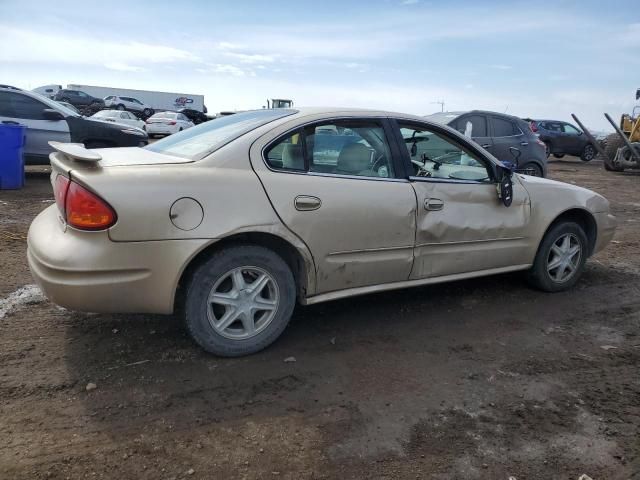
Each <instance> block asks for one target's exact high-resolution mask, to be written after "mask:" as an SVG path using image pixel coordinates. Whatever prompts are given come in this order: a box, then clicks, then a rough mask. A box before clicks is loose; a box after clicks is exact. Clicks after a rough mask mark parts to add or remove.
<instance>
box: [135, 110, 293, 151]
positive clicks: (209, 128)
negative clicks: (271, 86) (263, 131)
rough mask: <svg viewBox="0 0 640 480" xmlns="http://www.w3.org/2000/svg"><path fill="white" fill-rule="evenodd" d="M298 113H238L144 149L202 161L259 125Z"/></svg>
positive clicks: (276, 111) (262, 111) (258, 111)
mask: <svg viewBox="0 0 640 480" xmlns="http://www.w3.org/2000/svg"><path fill="white" fill-rule="evenodd" d="M294 113H297V110H291V109H266V110H253V111H249V112H242V113H236V114H235V115H229V116H225V117H220V118H216V119H215V120H211V121H210V122H205V123H201V124H200V125H198V126H196V127H191V128H188V129H186V130H183V131H182V132H179V133H174V134H173V135H171V136H169V137H166V138H164V139H163V140H160V141H158V142H155V143H152V144H151V145H148V146H146V147H144V148H146V149H147V150H151V151H153V152H158V153H164V154H167V155H173V156H177V157H182V158H188V159H191V160H200V159H202V158H204V157H206V156H207V155H209V154H211V153H213V152H215V151H216V150H218V149H219V148H221V147H223V146H224V145H226V144H227V143H229V142H232V141H233V140H235V139H237V138H238V137H241V136H242V135H244V134H246V133H249V132H250V131H252V130H255V129H256V128H258V127H261V126H263V125H266V124H267V123H269V122H273V121H274V120H278V119H280V118H284V117H287V116H289V115H293V114H294ZM174 115H175V113H174Z"/></svg>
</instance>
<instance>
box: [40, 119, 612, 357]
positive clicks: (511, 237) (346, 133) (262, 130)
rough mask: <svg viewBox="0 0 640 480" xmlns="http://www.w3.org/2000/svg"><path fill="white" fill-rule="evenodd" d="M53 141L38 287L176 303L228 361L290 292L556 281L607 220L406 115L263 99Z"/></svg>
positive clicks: (101, 301) (548, 285)
mask: <svg viewBox="0 0 640 480" xmlns="http://www.w3.org/2000/svg"><path fill="white" fill-rule="evenodd" d="M52 146H53V147H54V148H55V149H56V152H55V153H53V154H51V165H52V174H51V181H52V184H53V189H54V192H55V197H56V205H52V206H51V207H49V208H48V209H46V210H45V211H43V212H42V213H41V214H40V215H39V216H38V217H37V218H36V219H35V220H34V221H33V224H32V225H31V228H30V230H29V240H28V241H29V251H28V258H29V264H30V267H31V271H32V273H33V276H34V278H35V279H36V281H37V282H38V284H39V285H40V286H41V287H42V289H43V291H44V292H45V293H46V294H47V295H48V297H49V298H50V299H51V300H52V301H53V302H55V303H57V304H59V305H62V306H64V307H67V308H70V309H74V310H82V311H92V312H139V313H143V312H149V313H166V314H168V313H172V312H173V311H174V310H176V309H178V308H179V307H182V308H180V309H179V310H180V311H184V315H185V321H186V324H187V326H188V329H189V331H190V333H191V335H192V336H193V338H194V340H195V341H196V342H197V343H198V344H199V345H200V346H201V347H202V348H204V349H205V350H207V351H209V352H212V353H214V354H217V355H223V356H237V355H245V354H249V353H253V352H256V351H258V350H260V349H262V348H264V347H266V346H267V345H269V344H270V343H272V342H273V341H274V340H275V339H276V338H278V336H279V335H280V334H281V333H282V331H283V330H284V329H285V327H286V325H287V323H288V322H289V319H290V317H291V315H292V312H293V308H294V305H295V304H296V302H299V303H301V304H312V303H318V302H323V301H327V300H333V299H337V298H344V297H349V296H353V295H361V294H366V293H372V292H379V291H383V290H390V289H395V288H405V287H412V286H417V285H425V284H431V283H437V282H445V281H451V280H459V279H463V278H470V277H478V276H482V275H491V274H497V273H503V272H511V271H515V270H522V271H525V272H526V273H527V275H526V276H527V278H528V280H529V281H530V282H531V283H532V284H533V285H534V286H535V287H537V288H540V289H542V290H545V291H549V292H555V291H560V290H565V289H567V288H569V287H571V286H573V285H574V284H575V283H576V282H577V281H578V279H579V277H580V274H581V273H582V271H583V268H584V264H585V262H586V260H587V258H588V257H589V256H590V255H592V254H593V253H595V252H597V251H598V250H600V249H602V248H603V247H604V246H605V245H606V244H607V243H608V242H609V240H610V239H611V237H612V236H613V233H614V229H615V218H614V217H613V216H612V215H611V214H610V213H609V203H608V202H607V200H606V199H605V198H603V197H602V196H600V195H598V194H596V193H594V192H591V191H589V190H586V189H583V188H579V187H576V186H573V185H567V184H564V183H559V182H554V181H551V180H546V179H542V178H535V177H529V176H526V175H521V174H518V173H513V172H512V171H511V170H510V169H509V168H507V167H506V166H505V165H504V164H502V163H501V162H500V161H498V160H497V159H496V158H494V157H492V156H491V154H489V153H488V152H486V151H485V150H483V149H482V148H481V147H479V146H478V145H477V144H475V143H474V142H473V141H471V140H470V139H468V138H466V137H464V136H463V135H461V134H459V133H458V132H456V131H454V130H452V129H450V128H449V127H446V126H442V125H438V124H434V123H431V122H428V121H426V120H425V119H424V118H422V117H416V116H411V115H405V114H398V113H390V112H381V111H368V110H328V109H299V110H293V109H267V110H260V111H251V112H244V113H238V114H235V115H231V116H227V117H222V118H220V119H217V120H214V121H210V122H206V123H204V124H202V125H199V126H197V127H193V128H191V129H189V130H187V131H184V132H181V133H178V134H175V135H172V136H171V137H168V138H166V139H164V140H161V141H158V142H156V143H154V144H153V145H149V146H147V147H145V148H113V149H102V150H86V149H85V148H83V147H82V146H81V145H77V144H55V143H54V144H53V145H52ZM513 155H514V158H516V157H517V155H518V152H517V151H514V152H513ZM501 160H508V159H501Z"/></svg>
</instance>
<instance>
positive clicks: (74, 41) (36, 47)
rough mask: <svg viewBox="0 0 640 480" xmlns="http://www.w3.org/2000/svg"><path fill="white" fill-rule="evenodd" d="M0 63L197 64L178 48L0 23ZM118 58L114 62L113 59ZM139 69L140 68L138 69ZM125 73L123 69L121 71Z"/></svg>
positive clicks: (186, 52) (196, 59)
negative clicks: (50, 31) (49, 31)
mask: <svg viewBox="0 0 640 480" xmlns="http://www.w3.org/2000/svg"><path fill="white" fill-rule="evenodd" d="M0 45H2V48H0V62H11V63H18V64H20V63H29V62H32V63H41V64H46V63H56V64H82V65H97V66H104V65H116V66H120V67H122V66H125V70H126V71H132V70H130V69H128V68H127V67H128V66H130V65H141V64H149V63H174V62H196V61H199V58H198V57H197V56H196V55H195V54H193V53H191V52H189V51H187V50H182V49H179V48H175V47H171V46H165V45H158V44H149V43H144V42H138V41H118V40H111V41H103V40H100V39H98V38H94V37H92V36H89V35H82V36H79V35H72V34H71V35H70V34H63V33H53V34H52V33H45V32H44V31H41V30H38V31H36V30H30V29H26V28H14V27H10V26H8V25H2V24H0ZM114 58H115V59H118V60H117V62H114V60H113V59H114ZM135 68H139V67H135ZM121 70H122V69H121Z"/></svg>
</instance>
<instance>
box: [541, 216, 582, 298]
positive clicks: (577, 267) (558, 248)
mask: <svg viewBox="0 0 640 480" xmlns="http://www.w3.org/2000/svg"><path fill="white" fill-rule="evenodd" d="M588 245H589V243H588V240H587V235H586V234H585V232H584V230H583V229H582V227H581V226H580V225H578V224H577V223H574V222H562V223H558V224H557V225H554V226H553V227H551V229H550V230H549V231H548V232H547V233H546V235H545V236H544V238H543V239H542V242H541V243H540V247H539V248H538V253H537V254H536V258H535V260H534V263H533V267H531V270H529V274H528V280H529V283H530V284H531V285H533V286H534V287H536V288H538V289H540V290H543V291H545V292H561V291H563V290H567V289H569V288H571V287H573V286H574V285H575V284H576V282H577V281H578V280H579V278H580V276H581V275H582V272H583V270H584V264H585V262H586V261H587V254H588Z"/></svg>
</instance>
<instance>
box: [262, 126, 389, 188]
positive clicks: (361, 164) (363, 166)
mask: <svg viewBox="0 0 640 480" xmlns="http://www.w3.org/2000/svg"><path fill="white" fill-rule="evenodd" d="M265 159H266V161H267V164H268V165H269V166H270V167H271V168H275V169H283V170H290V171H299V172H303V171H309V172H315V173H327V174H335V175H346V176H356V177H378V178H389V177H394V176H395V172H394V168H393V162H392V158H391V152H390V149H389V144H388V142H387V139H386V136H385V133H384V128H383V127H382V124H381V123H379V122H377V121H376V120H344V121H337V122H329V123H319V124H315V125H310V126H308V127H305V128H304V129H302V130H297V131H296V132H294V133H291V134H289V135H287V136H286V137H284V138H283V139H281V140H280V141H279V142H276V143H275V144H274V145H272V146H271V147H270V148H269V149H268V150H267V151H266V155H265Z"/></svg>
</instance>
